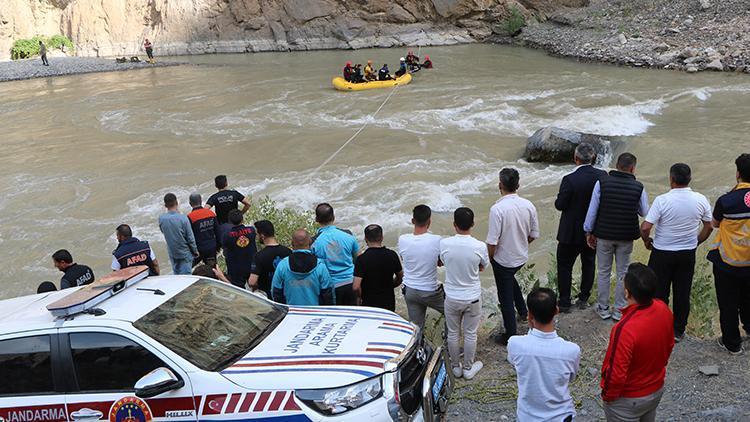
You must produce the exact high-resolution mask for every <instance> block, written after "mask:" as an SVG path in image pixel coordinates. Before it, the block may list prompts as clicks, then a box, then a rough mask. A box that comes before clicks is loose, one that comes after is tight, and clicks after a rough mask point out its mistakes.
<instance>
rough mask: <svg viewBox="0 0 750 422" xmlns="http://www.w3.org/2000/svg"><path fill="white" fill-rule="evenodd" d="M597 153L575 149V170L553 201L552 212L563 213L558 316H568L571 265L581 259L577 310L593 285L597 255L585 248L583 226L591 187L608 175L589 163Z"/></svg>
mask: <svg viewBox="0 0 750 422" xmlns="http://www.w3.org/2000/svg"><path fill="white" fill-rule="evenodd" d="M595 159H596V151H595V150H594V147H593V146H592V145H591V144H580V145H578V147H577V148H576V151H575V156H574V160H575V163H576V166H577V167H576V168H575V170H573V172H572V173H570V174H568V175H566V176H565V177H563V179H562V183H561V184H560V192H559V193H558V194H557V200H555V208H557V209H558V210H559V211H562V215H561V216H560V226H559V227H558V230H557V242H558V243H557V285H558V287H559V289H560V300H559V304H558V306H559V308H560V312H570V306H571V298H570V291H571V287H572V284H573V264H575V262H576V259H577V258H578V256H579V255H580V256H581V291H580V293H579V294H578V300H577V301H576V306H578V308H580V309H585V308H586V307H587V306H588V301H589V296H591V288H592V287H593V285H594V271H595V269H596V268H595V261H596V252H595V251H594V250H593V249H591V248H589V247H588V246H587V245H586V234H585V233H584V232H583V222H584V220H586V211H587V210H588V207H589V203H590V202H591V193H592V192H593V190H594V185H595V184H596V182H598V181H599V179H601V178H602V177H604V176H606V175H607V172H605V171H604V170H600V169H597V168H595V167H594V166H593V165H592V163H593V162H594V161H595Z"/></svg>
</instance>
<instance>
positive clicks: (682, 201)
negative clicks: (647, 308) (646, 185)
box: [641, 163, 712, 342]
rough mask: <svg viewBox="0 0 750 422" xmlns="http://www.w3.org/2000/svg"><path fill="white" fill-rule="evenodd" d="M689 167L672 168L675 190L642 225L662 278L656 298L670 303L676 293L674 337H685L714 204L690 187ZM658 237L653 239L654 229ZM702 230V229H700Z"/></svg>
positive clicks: (651, 261) (655, 206)
mask: <svg viewBox="0 0 750 422" xmlns="http://www.w3.org/2000/svg"><path fill="white" fill-rule="evenodd" d="M690 173H691V172H690V167H689V166H688V165H687V164H683V163H677V164H675V165H673V166H672V167H671V168H670V169H669V184H670V186H671V188H672V189H671V190H670V191H669V192H667V193H665V194H664V195H659V196H657V197H656V199H654V203H653V204H651V209H649V211H648V215H646V220H645V221H644V222H643V224H641V238H642V239H643V243H644V245H645V246H646V249H649V250H650V251H651V256H650V257H649V260H648V266H649V267H650V268H651V269H652V270H654V272H655V273H656V277H657V279H658V282H659V284H658V288H657V290H656V297H657V298H658V299H661V300H663V301H664V303H666V304H669V291H670V290H671V289H673V290H672V296H673V298H674V303H673V304H672V310H673V312H674V338H675V341H677V342H679V341H680V340H682V338H683V337H684V336H685V327H686V326H687V321H688V315H689V314H690V289H691V287H692V285H693V274H694V273H695V249H696V248H697V247H698V245H700V244H701V243H703V242H705V241H706V239H708V236H709V235H710V234H711V230H712V228H711V205H710V204H709V203H708V199H706V197H705V196H703V195H701V194H699V193H698V192H693V190H692V189H690V188H689V187H688V185H689V184H690V179H691V174H690ZM654 225H656V234H655V235H654V238H653V239H652V238H651V229H652V228H653V227H654ZM699 226H700V227H701V230H700V231H699V230H698V227H699Z"/></svg>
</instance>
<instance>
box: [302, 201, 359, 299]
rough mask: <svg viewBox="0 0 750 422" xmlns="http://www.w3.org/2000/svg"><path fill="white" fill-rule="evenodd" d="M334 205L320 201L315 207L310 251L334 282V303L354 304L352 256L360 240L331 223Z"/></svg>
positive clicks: (357, 249)
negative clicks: (322, 264)
mask: <svg viewBox="0 0 750 422" xmlns="http://www.w3.org/2000/svg"><path fill="white" fill-rule="evenodd" d="M335 220H336V218H335V216H334V215H333V207H332V206H331V205H330V204H326V203H322V204H319V205H318V206H317V207H315V221H317V223H318V224H320V226H321V227H320V229H318V234H317V235H316V236H315V242H314V243H313V245H312V252H313V253H314V254H315V256H317V257H318V258H319V259H320V260H321V261H323V262H324V263H325V265H326V267H327V268H328V272H329V273H330V274H331V278H332V279H333V282H334V284H335V286H336V304H337V305H345V306H356V305H357V297H356V295H355V294H354V291H353V290H352V283H353V282H354V260H355V259H356V258H357V253H359V244H358V243H357V239H355V238H354V236H353V235H352V233H351V232H350V231H348V230H343V229H340V228H338V227H336V226H335V225H334V222H335Z"/></svg>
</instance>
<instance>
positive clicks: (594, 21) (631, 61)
mask: <svg viewBox="0 0 750 422" xmlns="http://www.w3.org/2000/svg"><path fill="white" fill-rule="evenodd" d="M497 41H498V42H512V43H517V44H521V45H523V46H527V47H531V48H539V49H543V50H545V51H547V52H549V53H550V54H553V55H558V56H563V57H570V58H574V59H578V60H582V61H592V62H604V63H613V64H619V65H627V66H635V67H650V68H663V69H676V70H684V71H687V72H690V73H693V72H699V71H729V72H745V73H750V2H748V1H747V0H627V1H614V0H591V2H590V3H589V5H588V6H587V7H583V8H578V9H572V8H571V9H565V8H563V9H560V10H558V11H557V12H555V13H553V14H551V15H550V16H549V20H547V21H546V22H544V23H538V24H531V25H529V26H528V27H526V28H524V29H523V31H522V32H521V34H519V35H518V36H517V37H515V38H514V39H508V38H505V39H502V38H499V39H497Z"/></svg>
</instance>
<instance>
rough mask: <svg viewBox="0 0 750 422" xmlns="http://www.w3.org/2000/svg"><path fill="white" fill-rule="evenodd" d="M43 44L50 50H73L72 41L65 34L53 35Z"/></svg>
mask: <svg viewBox="0 0 750 422" xmlns="http://www.w3.org/2000/svg"><path fill="white" fill-rule="evenodd" d="M45 44H47V48H50V49H52V50H55V49H60V50H68V51H70V50H73V41H71V40H70V39H68V37H66V36H65V35H53V36H52V37H51V38H50V39H49V40H47V42H46V43H45Z"/></svg>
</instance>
